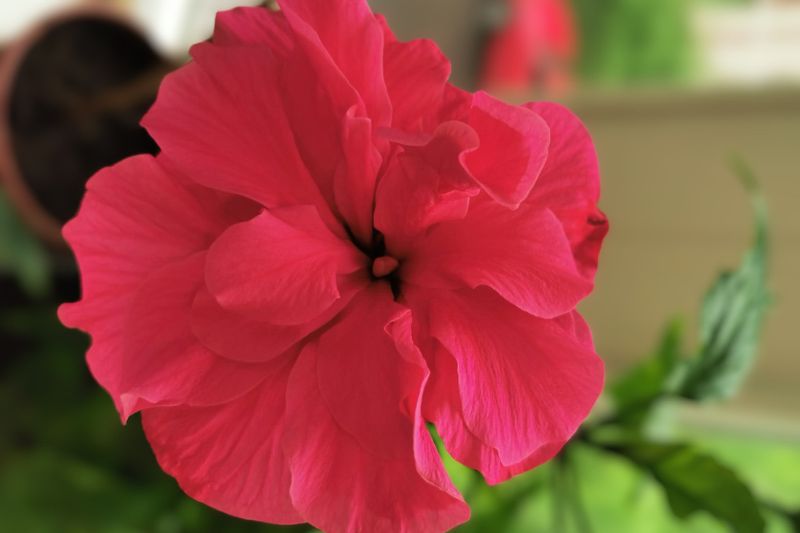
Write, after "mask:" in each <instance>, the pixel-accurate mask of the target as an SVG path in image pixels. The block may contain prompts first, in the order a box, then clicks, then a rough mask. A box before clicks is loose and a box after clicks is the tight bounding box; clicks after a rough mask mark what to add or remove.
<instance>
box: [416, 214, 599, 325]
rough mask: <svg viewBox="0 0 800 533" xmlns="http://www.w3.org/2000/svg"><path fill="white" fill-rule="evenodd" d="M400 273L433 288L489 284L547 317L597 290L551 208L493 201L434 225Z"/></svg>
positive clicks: (517, 302) (557, 314)
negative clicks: (578, 263) (580, 267)
mask: <svg viewBox="0 0 800 533" xmlns="http://www.w3.org/2000/svg"><path fill="white" fill-rule="evenodd" d="M400 275H401V276H402V277H403V279H404V280H407V281H409V282H411V283H414V284H417V285H421V286H425V287H434V288H458V287H463V286H465V285H466V286H469V287H473V288H475V287H478V286H481V285H485V286H488V287H491V288H492V289H494V290H495V291H497V293H499V294H500V295H501V296H503V298H505V299H506V300H508V301H509V302H511V303H513V304H514V305H516V306H518V307H519V308H520V309H523V310H525V311H527V312H528V313H531V314H532V315H535V316H538V317H542V318H554V317H556V316H559V315H562V314H564V313H567V312H569V311H571V310H572V309H574V308H575V305H576V304H577V303H578V302H580V300H582V299H583V298H584V297H586V296H587V295H588V294H589V293H590V292H591V290H592V283H591V282H590V281H588V280H587V279H585V278H584V277H583V276H581V275H580V274H579V273H578V271H577V268H576V266H575V260H574V258H573V255H572V251H571V249H570V246H569V242H568V241H567V239H566V237H565V235H564V230H563V228H562V227H561V224H560V223H559V221H558V219H556V217H555V215H553V214H552V213H551V212H550V211H547V210H536V209H533V208H532V207H529V206H520V207H519V208H518V209H517V210H515V211H512V210H508V209H506V208H504V207H502V206H499V205H497V204H495V203H492V202H482V203H478V204H476V205H473V206H472V207H471V208H470V211H469V214H468V215H467V217H466V218H464V219H463V220H458V221H454V222H446V223H442V224H439V225H438V226H436V227H434V228H432V229H431V230H430V231H429V232H428V234H427V235H426V236H425V237H424V238H422V239H420V241H419V242H418V244H417V245H416V246H415V248H414V250H413V252H412V254H411V255H410V256H409V258H408V259H407V260H406V261H405V262H404V263H403V266H402V269H401V272H400Z"/></svg>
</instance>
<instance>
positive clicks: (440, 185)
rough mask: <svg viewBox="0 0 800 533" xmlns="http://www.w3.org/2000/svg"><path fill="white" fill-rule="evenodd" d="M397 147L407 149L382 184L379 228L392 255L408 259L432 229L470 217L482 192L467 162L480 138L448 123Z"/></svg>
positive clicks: (404, 138)
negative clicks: (473, 201) (475, 198)
mask: <svg viewBox="0 0 800 533" xmlns="http://www.w3.org/2000/svg"><path fill="white" fill-rule="evenodd" d="M385 133H386V134H390V132H385ZM395 142H403V143H404V144H405V146H404V149H403V151H402V153H400V154H399V155H397V156H396V157H394V158H393V159H392V162H391V163H390V164H389V166H388V168H387V169H386V172H385V173H384V175H383V177H382V178H381V181H380V183H379V184H378V190H377V193H376V198H375V227H376V228H377V229H378V230H380V231H381V232H382V233H383V235H384V237H385V238H386V245H387V248H388V250H389V251H390V252H391V253H392V254H393V255H395V256H396V257H400V258H403V257H405V256H406V255H408V254H409V252H410V250H411V249H412V248H413V245H414V243H415V242H416V241H417V240H418V239H419V238H420V237H421V236H422V235H423V234H425V233H426V232H427V231H428V229H429V228H431V227H432V226H434V225H435V224H437V223H439V222H443V221H446V220H458V219H462V218H464V217H465V216H466V214H467V210H468V209H469V202H470V198H472V197H473V196H475V195H476V194H478V193H479V191H480V189H477V188H475V187H474V183H473V182H472V179H471V177H470V176H469V174H468V173H467V172H466V170H465V169H464V167H463V165H462V161H463V158H464V155H465V154H466V153H468V152H469V151H471V150H474V149H475V148H477V146H478V138H477V135H476V134H475V131H474V130H473V129H472V128H470V127H469V126H467V125H466V124H463V123H461V122H447V123H445V124H442V125H441V126H439V128H438V129H437V130H436V132H435V133H434V134H433V135H432V136H412V137H408V136H402V137H399V138H395ZM409 143H410V144H409Z"/></svg>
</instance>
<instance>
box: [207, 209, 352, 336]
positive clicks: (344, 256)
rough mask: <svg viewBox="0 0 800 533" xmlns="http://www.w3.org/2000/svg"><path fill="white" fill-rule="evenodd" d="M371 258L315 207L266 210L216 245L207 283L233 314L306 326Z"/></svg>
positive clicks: (208, 268)
mask: <svg viewBox="0 0 800 533" xmlns="http://www.w3.org/2000/svg"><path fill="white" fill-rule="evenodd" d="M365 266H366V258H365V257H364V256H363V255H362V254H361V253H360V252H359V251H358V250H357V249H356V248H355V247H354V246H353V245H352V244H350V243H349V242H347V241H345V240H342V239H340V238H338V237H337V236H335V235H334V234H333V233H331V232H330V231H329V230H328V229H327V228H326V226H325V224H324V223H323V222H322V220H321V219H320V218H319V215H318V214H317V211H316V210H315V209H314V208H313V207H311V206H298V207H287V208H283V209H276V210H273V211H264V212H262V213H261V214H260V215H258V216H257V217H255V218H254V219H252V220H250V221H249V222H244V223H241V224H237V225H235V226H232V227H231V228H229V229H228V230H227V231H226V232H225V233H223V234H222V236H221V237H220V238H219V239H217V241H216V242H214V244H213V245H212V246H211V249H210V250H209V254H208V264H207V267H206V283H207V285H208V289H209V291H210V292H211V294H213V296H214V298H216V300H217V302H219V304H220V305H221V306H222V307H224V308H225V309H228V310H230V311H234V312H237V313H242V314H247V315H251V316H252V317H253V318H255V319H258V320H263V321H267V322H270V323H272V324H279V325H294V324H303V323H305V322H308V321H310V320H313V319H314V318H316V317H318V316H319V315H320V314H321V313H322V312H323V311H325V310H326V309H328V308H329V307H331V305H333V303H334V302H335V301H336V300H338V299H339V297H340V292H339V286H338V281H337V280H338V277H339V276H340V275H343V274H349V273H352V272H355V271H357V270H359V269H363V268H364V267H365Z"/></svg>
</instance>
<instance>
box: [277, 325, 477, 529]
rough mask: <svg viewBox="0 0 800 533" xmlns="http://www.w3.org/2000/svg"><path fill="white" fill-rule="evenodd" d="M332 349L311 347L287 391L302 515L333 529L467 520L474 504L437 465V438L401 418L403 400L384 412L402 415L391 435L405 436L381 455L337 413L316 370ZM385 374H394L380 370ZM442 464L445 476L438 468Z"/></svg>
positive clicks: (433, 525) (290, 449)
mask: <svg viewBox="0 0 800 533" xmlns="http://www.w3.org/2000/svg"><path fill="white" fill-rule="evenodd" d="M354 342H355V340H354ZM353 349H354V351H356V353H358V354H361V355H362V356H364V358H367V357H370V356H372V355H373V354H371V353H368V352H366V351H362V350H359V346H358V343H357V342H355V344H354V345H353ZM330 355H332V354H329V353H323V352H319V348H318V347H317V346H315V345H313V344H312V345H310V346H308V347H307V348H306V349H305V350H304V351H303V352H302V354H301V355H300V359H299V360H298V361H297V363H296V364H295V367H294V369H293V370H292V374H291V376H290V379H289V387H288V390H287V420H288V422H287V427H286V438H285V441H284V442H285V446H284V450H285V453H286V456H287V460H288V462H289V465H290V469H291V473H292V487H291V495H292V501H293V503H294V505H295V507H296V508H297V509H298V510H299V511H300V513H301V514H302V515H303V517H304V518H305V519H306V520H308V521H309V522H310V523H311V524H312V525H314V526H316V527H318V528H320V529H322V530H324V531H329V532H331V533H340V532H341V533H345V532H351V531H369V532H375V533H391V532H394V531H415V532H423V533H424V532H431V533H433V532H439V531H445V530H448V529H450V528H452V527H454V526H456V525H458V524H460V523H462V522H464V521H465V520H466V519H467V518H468V517H469V509H468V508H467V506H466V504H465V503H464V502H463V500H461V499H460V498H459V497H457V496H455V495H454V494H453V492H454V491H453V490H452V486H451V485H449V482H447V480H446V477H445V476H444V473H443V471H442V470H441V464H440V463H439V464H438V465H437V464H436V462H437V458H436V457H434V455H433V453H432V449H431V446H432V443H430V442H429V443H428V445H427V447H426V446H425V444H424V443H425V440H424V439H423V438H422V437H421V436H420V434H419V433H418V431H419V426H415V425H414V424H413V423H412V421H411V419H407V418H404V417H403V418H400V417H399V413H400V411H399V409H400V406H399V405H395V406H394V409H392V410H391V411H390V412H387V413H385V416H386V417H387V418H388V419H390V420H398V426H397V428H396V429H393V431H392V435H398V433H401V434H402V438H401V439H399V440H389V439H385V440H386V442H385V443H384V446H385V448H384V449H383V450H382V451H381V453H380V454H379V455H375V454H374V453H372V452H370V451H368V450H366V449H364V448H363V447H362V446H361V444H360V443H359V441H358V440H357V439H355V438H354V437H353V436H352V435H351V434H349V433H348V432H346V431H345V430H343V428H342V427H341V426H340V425H339V424H338V423H337V422H336V420H335V419H334V418H333V417H332V416H331V413H330V411H329V410H328V407H327V406H326V403H327V402H326V401H325V399H323V397H322V395H321V392H320V390H319V383H320V382H319V379H320V378H319V374H318V370H317V366H318V364H319V363H318V361H320V360H322V359H324V358H325V357H328V356H330ZM345 375H346V374H345ZM418 377H419V374H418ZM386 378H392V376H378V377H377V379H380V380H383V379H386ZM417 387H419V382H417ZM417 391H418V389H417ZM412 416H413V415H412ZM401 420H402V423H400V421H401ZM309 421H313V423H309ZM365 423H369V422H365ZM375 429H376V430H377V429H378V428H375ZM427 439H428V441H430V437H429V436H428V437H427ZM418 461H419V464H418ZM436 466H438V468H439V469H440V470H439V471H438V476H436V475H434V473H433V469H435V468H436ZM439 482H447V485H446V486H442V485H440V484H439Z"/></svg>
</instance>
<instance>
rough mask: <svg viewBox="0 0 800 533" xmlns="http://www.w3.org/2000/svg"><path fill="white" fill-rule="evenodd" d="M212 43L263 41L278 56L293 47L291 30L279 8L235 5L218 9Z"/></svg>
mask: <svg viewBox="0 0 800 533" xmlns="http://www.w3.org/2000/svg"><path fill="white" fill-rule="evenodd" d="M213 43H214V44H218V45H221V46H241V45H253V44H255V45H262V46H266V47H267V48H269V49H270V51H272V53H273V54H275V55H277V56H279V57H286V56H287V55H288V54H289V52H291V50H292V49H293V48H294V33H293V32H292V29H291V28H290V27H289V23H288V22H287V21H286V16H285V15H284V14H283V13H282V12H280V11H273V10H271V9H264V8H252V7H236V8H234V9H229V10H227V11H220V12H219V13H217V18H216V23H215V25H214V37H213Z"/></svg>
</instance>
